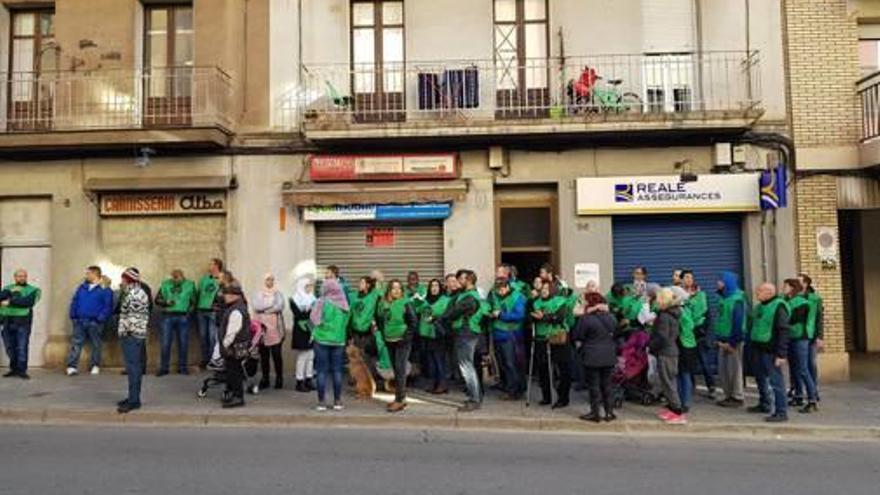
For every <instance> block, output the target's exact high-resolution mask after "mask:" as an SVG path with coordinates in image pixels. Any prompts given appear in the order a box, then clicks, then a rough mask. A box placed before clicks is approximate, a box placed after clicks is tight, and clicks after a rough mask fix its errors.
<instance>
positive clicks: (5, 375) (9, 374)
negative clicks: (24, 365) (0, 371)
mask: <svg viewBox="0 0 880 495" xmlns="http://www.w3.org/2000/svg"><path fill="white" fill-rule="evenodd" d="M14 376H18V372H17V371H14V370H9V371H8V372H6V373H5V374H4V375H3V378H12V377H14Z"/></svg>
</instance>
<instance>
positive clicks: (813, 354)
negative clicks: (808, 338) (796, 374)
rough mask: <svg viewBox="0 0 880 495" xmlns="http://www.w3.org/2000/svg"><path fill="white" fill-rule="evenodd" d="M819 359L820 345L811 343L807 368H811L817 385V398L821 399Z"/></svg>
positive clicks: (814, 383)
mask: <svg viewBox="0 0 880 495" xmlns="http://www.w3.org/2000/svg"><path fill="white" fill-rule="evenodd" d="M818 359H819V346H817V345H816V343H815V342H811V343H810V355H809V359H808V361H809V363H808V364H807V369H809V370H810V376H811V377H812V378H813V385H814V386H815V387H816V400H817V401H818V400H819V366H818V364H817V363H816V361H817V360H818Z"/></svg>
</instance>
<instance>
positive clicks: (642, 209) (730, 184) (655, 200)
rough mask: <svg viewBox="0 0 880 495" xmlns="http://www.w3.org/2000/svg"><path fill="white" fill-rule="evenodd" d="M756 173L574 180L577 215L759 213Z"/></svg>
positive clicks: (757, 178) (757, 175)
mask: <svg viewBox="0 0 880 495" xmlns="http://www.w3.org/2000/svg"><path fill="white" fill-rule="evenodd" d="M758 185H759V174H753V173H749V174H725V175H721V174H718V175H700V176H698V177H697V180H695V181H682V180H681V178H680V177H679V176H677V175H670V176H643V177H591V178H582V179H578V180H577V210H578V214H579V215H626V214H646V213H647V214H650V213H714V212H733V211H759V209H760V192H759V187H758Z"/></svg>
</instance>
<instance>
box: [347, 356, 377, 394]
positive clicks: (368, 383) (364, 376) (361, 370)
mask: <svg viewBox="0 0 880 495" xmlns="http://www.w3.org/2000/svg"><path fill="white" fill-rule="evenodd" d="M345 355H346V356H348V373H349V375H351V378H352V379H353V380H354V395H355V397H356V398H357V399H359V400H370V399H372V398H373V394H374V393H376V381H375V380H373V375H372V374H371V373H370V367H369V366H368V365H367V362H366V361H365V360H364V355H363V353H362V352H361V350H360V349H358V348H357V347H356V346H353V345H349V346H347V347H346V348H345Z"/></svg>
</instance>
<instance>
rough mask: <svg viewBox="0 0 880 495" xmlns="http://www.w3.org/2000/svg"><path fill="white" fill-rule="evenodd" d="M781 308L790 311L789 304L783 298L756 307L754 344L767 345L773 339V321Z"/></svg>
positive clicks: (753, 325)
mask: <svg viewBox="0 0 880 495" xmlns="http://www.w3.org/2000/svg"><path fill="white" fill-rule="evenodd" d="M779 306H782V307H783V308H785V309H786V311H788V304H786V303H785V301H784V300H783V299H782V298H781V297H776V298H774V299H773V300H772V301H770V302H769V303H766V304H765V303H761V304H758V305H756V306H755V309H754V312H753V316H752V342H755V343H758V344H767V343H769V342H770V340H772V339H773V319H774V317H775V316H776V310H777V309H779Z"/></svg>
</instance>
